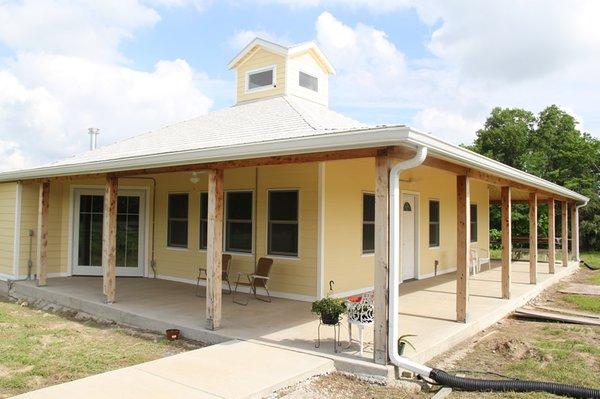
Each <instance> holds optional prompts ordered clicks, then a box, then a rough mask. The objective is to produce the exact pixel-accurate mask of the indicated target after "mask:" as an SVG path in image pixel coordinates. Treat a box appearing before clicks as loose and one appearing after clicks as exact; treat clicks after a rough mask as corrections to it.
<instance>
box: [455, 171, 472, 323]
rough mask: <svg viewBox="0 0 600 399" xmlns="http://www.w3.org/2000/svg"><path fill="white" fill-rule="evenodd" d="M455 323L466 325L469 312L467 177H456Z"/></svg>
mask: <svg viewBox="0 0 600 399" xmlns="http://www.w3.org/2000/svg"><path fill="white" fill-rule="evenodd" d="M456 203H457V212H456V215H457V223H456V225H457V234H456V238H457V242H456V321H459V322H463V323H466V322H467V320H468V311H469V232H470V220H469V219H470V189H469V177H468V176H456Z"/></svg>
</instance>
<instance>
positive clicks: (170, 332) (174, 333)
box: [165, 328, 181, 341]
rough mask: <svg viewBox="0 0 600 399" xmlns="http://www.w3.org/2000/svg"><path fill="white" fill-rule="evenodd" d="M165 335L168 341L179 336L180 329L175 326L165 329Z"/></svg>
mask: <svg viewBox="0 0 600 399" xmlns="http://www.w3.org/2000/svg"><path fill="white" fill-rule="evenodd" d="M165 336H166V337H167V339H168V340H169V341H175V340H176V339H179V337H180V336H181V331H179V330H178V329H176V328H169V329H168V330H167V331H165Z"/></svg>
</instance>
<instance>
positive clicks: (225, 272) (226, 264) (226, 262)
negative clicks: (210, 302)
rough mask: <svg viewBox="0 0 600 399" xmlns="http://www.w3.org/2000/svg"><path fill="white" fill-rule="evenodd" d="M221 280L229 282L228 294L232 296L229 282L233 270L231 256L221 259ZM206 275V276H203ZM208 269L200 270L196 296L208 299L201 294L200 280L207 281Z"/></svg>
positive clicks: (202, 268) (223, 256)
mask: <svg viewBox="0 0 600 399" xmlns="http://www.w3.org/2000/svg"><path fill="white" fill-rule="evenodd" d="M221 268H222V271H221V280H222V281H226V282H227V286H228V287H229V292H228V293H227V294H231V292H232V291H231V283H230V282H229V269H230V268H231V255H229V254H223V255H222V257H221ZM203 274H204V275H203ZM206 278H207V275H206V267H200V268H198V277H197V279H196V296H199V297H201V298H206V295H202V294H201V292H200V280H206Z"/></svg>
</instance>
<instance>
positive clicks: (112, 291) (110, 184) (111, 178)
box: [102, 174, 119, 303]
mask: <svg viewBox="0 0 600 399" xmlns="http://www.w3.org/2000/svg"><path fill="white" fill-rule="evenodd" d="M118 181H119V179H118V178H117V176H115V175H114V174H108V175H106V184H105V186H104V214H103V220H102V222H103V224H102V270H103V272H104V280H103V291H104V296H105V299H106V303H114V302H115V298H116V290H117V277H116V276H117V275H116V272H117V270H116V268H117V196H118V192H119V184H118Z"/></svg>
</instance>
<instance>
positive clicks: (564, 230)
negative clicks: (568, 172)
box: [560, 201, 569, 267]
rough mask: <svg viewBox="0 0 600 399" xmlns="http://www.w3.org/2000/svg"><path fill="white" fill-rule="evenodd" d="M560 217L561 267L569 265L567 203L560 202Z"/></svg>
mask: <svg viewBox="0 0 600 399" xmlns="http://www.w3.org/2000/svg"><path fill="white" fill-rule="evenodd" d="M560 208H561V216H562V240H561V244H562V246H561V253H562V265H563V266H565V267H566V266H568V265H569V221H568V212H569V203H568V202H567V201H562V202H561V206H560Z"/></svg>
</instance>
